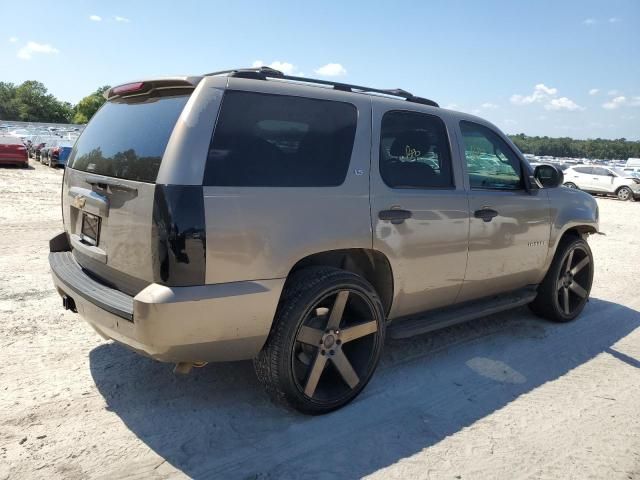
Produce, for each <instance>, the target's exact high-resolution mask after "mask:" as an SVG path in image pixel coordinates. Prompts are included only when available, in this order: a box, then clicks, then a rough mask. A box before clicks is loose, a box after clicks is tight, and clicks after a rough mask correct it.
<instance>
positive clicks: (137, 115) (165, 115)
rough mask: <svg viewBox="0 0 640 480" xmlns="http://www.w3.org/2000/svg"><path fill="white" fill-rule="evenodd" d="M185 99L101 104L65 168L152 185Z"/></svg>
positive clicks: (171, 98)
mask: <svg viewBox="0 0 640 480" xmlns="http://www.w3.org/2000/svg"><path fill="white" fill-rule="evenodd" d="M188 99H189V96H188V95H181V96H177V97H156V98H151V99H147V100H145V101H142V102H140V101H137V102H131V101H128V102H107V103H105V104H104V106H103V107H102V108H101V109H100V110H98V112H97V113H96V114H95V115H94V116H93V118H92V119H91V121H90V122H89V124H88V125H87V128H85V130H84V132H82V135H81V136H80V138H79V139H78V141H77V142H76V146H75V148H74V150H73V152H72V153H71V156H70V157H69V166H70V167H71V168H73V169H75V170H82V171H84V172H88V173H95V174H100V175H106V176H109V177H116V178H123V179H127V180H136V181H140V182H148V183H154V182H155V181H156V177H157V175H158V169H159V168H160V163H161V161H162V156H163V155H164V151H165V148H166V147H167V143H168V142H169V137H170V136H171V132H172V131H173V128H174V127H175V125H176V122H177V120H178V117H179V116H180V113H181V112H182V110H183V108H184V106H185V104H186V103H187V100H188Z"/></svg>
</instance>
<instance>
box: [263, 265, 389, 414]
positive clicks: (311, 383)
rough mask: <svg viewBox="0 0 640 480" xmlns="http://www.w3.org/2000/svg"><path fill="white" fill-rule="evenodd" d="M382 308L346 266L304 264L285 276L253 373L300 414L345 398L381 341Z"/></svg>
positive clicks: (363, 379) (357, 387)
mask: <svg viewBox="0 0 640 480" xmlns="http://www.w3.org/2000/svg"><path fill="white" fill-rule="evenodd" d="M384 327H385V324H384V312H383V308H382V304H381V302H380V299H379V298H378V295H377V294H376V292H375V290H374V289H373V287H372V286H371V285H370V284H369V282H367V281H366V280H364V279H363V278H362V277H360V276H358V275H355V274H353V273H350V272H347V271H344V270H339V269H336V268H327V267H311V268H307V269H304V270H302V271H300V272H298V273H297V274H295V275H294V277H292V279H290V280H289V281H288V282H287V285H286V286H285V290H284V292H283V294H282V300H281V303H280V305H279V307H278V312H277V313H276V318H275V320H274V325H273V328H272V331H271V333H270V335H269V338H268V340H267V343H266V344H265V346H264V347H263V349H262V351H261V352H260V353H259V354H258V356H257V357H256V359H255V360H254V365H255V369H256V374H257V375H258V378H259V379H260V381H261V382H262V383H263V385H264V386H265V388H266V390H267V392H268V393H269V394H270V395H271V397H272V398H274V399H275V400H276V401H278V402H280V403H284V404H285V405H287V406H289V407H292V408H294V409H296V410H298V411H300V412H303V413H308V414H314V415H315V414H322V413H327V412H330V411H332V410H335V409H337V408H340V407H342V406H344V405H346V404H347V403H349V402H350V401H351V400H353V399H354V398H355V397H356V396H357V395H358V394H359V393H360V392H361V391H362V389H363V388H364V387H365V385H366V384H367V382H368V381H369V379H370V378H371V376H372V374H373V372H374V370H375V368H376V366H377V365H378V361H379V359H380V353H381V351H382V346H383V344H384V334H385V328H384Z"/></svg>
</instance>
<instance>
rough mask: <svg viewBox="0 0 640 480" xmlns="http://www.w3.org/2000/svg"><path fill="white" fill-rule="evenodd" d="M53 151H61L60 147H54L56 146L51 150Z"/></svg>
mask: <svg viewBox="0 0 640 480" xmlns="http://www.w3.org/2000/svg"><path fill="white" fill-rule="evenodd" d="M51 153H60V147H54V148H53V149H52V150H51Z"/></svg>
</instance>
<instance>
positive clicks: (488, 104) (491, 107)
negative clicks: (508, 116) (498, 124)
mask: <svg viewBox="0 0 640 480" xmlns="http://www.w3.org/2000/svg"><path fill="white" fill-rule="evenodd" d="M480 108H484V109H487V110H495V109H496V108H498V105H496V104H495V103H491V102H485V103H483V104H482V105H480Z"/></svg>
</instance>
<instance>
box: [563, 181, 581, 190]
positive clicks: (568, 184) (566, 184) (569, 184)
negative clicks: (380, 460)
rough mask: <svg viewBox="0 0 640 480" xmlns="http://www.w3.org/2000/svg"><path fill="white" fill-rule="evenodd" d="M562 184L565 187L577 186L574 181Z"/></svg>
mask: <svg viewBox="0 0 640 480" xmlns="http://www.w3.org/2000/svg"><path fill="white" fill-rule="evenodd" d="M564 186H565V187H567V188H575V189H577V188H578V186H577V185H576V184H575V183H571V182H567V183H565V184H564Z"/></svg>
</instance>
